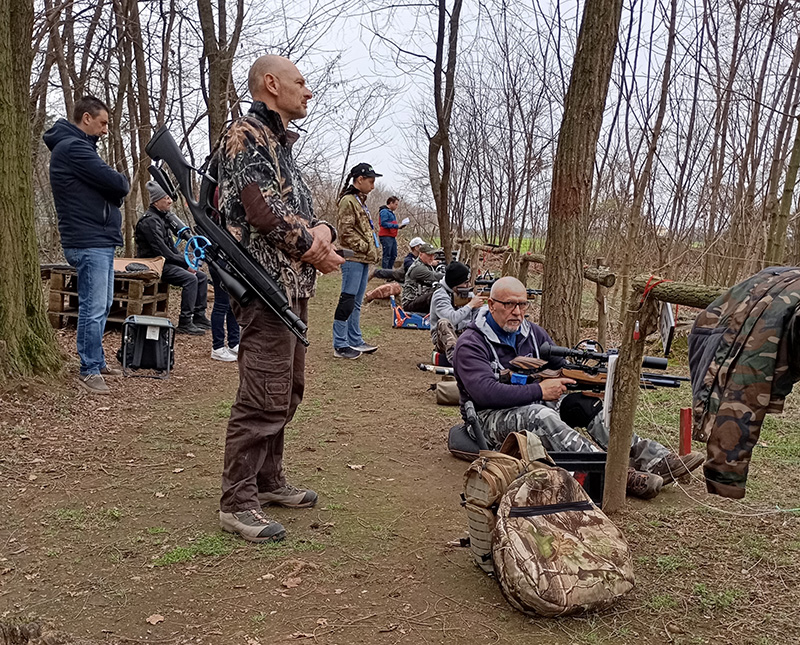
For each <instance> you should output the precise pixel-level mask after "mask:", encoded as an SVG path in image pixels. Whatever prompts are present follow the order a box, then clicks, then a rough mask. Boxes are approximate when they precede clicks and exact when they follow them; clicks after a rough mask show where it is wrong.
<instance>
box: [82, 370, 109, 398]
mask: <svg viewBox="0 0 800 645" xmlns="http://www.w3.org/2000/svg"><path fill="white" fill-rule="evenodd" d="M78 383H80V384H81V385H83V387H84V388H85V389H87V390H89V392H91V393H92V394H110V393H111V390H110V389H109V387H108V385H106V381H105V379H104V378H103V377H102V376H100V374H86V375H85V376H79V377H78Z"/></svg>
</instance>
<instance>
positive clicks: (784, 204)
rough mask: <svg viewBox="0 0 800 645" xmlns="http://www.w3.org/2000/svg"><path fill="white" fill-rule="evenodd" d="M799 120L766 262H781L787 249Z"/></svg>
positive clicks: (799, 157)
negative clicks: (787, 230) (787, 229)
mask: <svg viewBox="0 0 800 645" xmlns="http://www.w3.org/2000/svg"><path fill="white" fill-rule="evenodd" d="M795 121H797V131H796V133H795V137H794V145H793V146H792V156H791V157H790V158H789V167H788V169H787V170H786V180H785V181H784V184H783V196H782V197H781V206H780V209H779V210H778V212H777V213H776V214H775V217H774V218H773V219H772V221H771V222H770V227H769V238H768V239H769V241H770V242H771V243H772V244H771V246H768V247H767V258H766V264H767V265H770V264H781V263H782V262H783V254H784V251H785V249H786V228H787V226H788V225H789V210H790V209H791V207H792V198H793V196H794V187H795V184H796V182H797V169H798V167H800V119H798V118H795Z"/></svg>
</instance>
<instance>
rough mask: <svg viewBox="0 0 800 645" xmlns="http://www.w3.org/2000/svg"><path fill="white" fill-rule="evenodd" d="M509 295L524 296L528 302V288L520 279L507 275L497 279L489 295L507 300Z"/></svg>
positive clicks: (496, 298)
mask: <svg viewBox="0 0 800 645" xmlns="http://www.w3.org/2000/svg"><path fill="white" fill-rule="evenodd" d="M509 296H514V297H519V298H524V299H525V301H526V302H527V298H528V290H527V289H526V288H525V285H524V284H522V283H521V282H520V281H519V280H517V279H516V278H514V277H512V276H510V275H507V276H504V277H502V278H498V279H497V280H496V281H495V283H494V284H493V285H492V291H491V293H490V294H489V297H490V298H494V299H495V300H506V299H507V298H508V297H509Z"/></svg>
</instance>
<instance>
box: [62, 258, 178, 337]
mask: <svg viewBox="0 0 800 645" xmlns="http://www.w3.org/2000/svg"><path fill="white" fill-rule="evenodd" d="M168 311H169V285H168V284H167V283H165V282H161V281H160V280H159V279H157V278H152V277H149V278H141V277H137V276H136V275H135V274H128V273H118V274H116V275H115V276H114V301H113V302H112V304H111V313H110V314H109V316H108V322H109V323H115V324H120V325H121V324H122V323H123V322H125V319H126V318H127V317H128V316H139V315H144V316H162V317H167V316H168ZM47 314H48V317H49V318H50V324H51V325H52V326H53V327H55V328H56V329H59V328H61V327H63V326H64V325H65V324H66V322H67V321H68V319H70V318H77V317H78V274H77V273H76V271H75V269H73V268H72V267H53V268H51V269H50V298H49V300H48V307H47Z"/></svg>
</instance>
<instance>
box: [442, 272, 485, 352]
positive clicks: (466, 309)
mask: <svg viewBox="0 0 800 645" xmlns="http://www.w3.org/2000/svg"><path fill="white" fill-rule="evenodd" d="M469 279H470V275H469V267H468V266H467V265H466V264H462V263H461V262H451V263H450V264H448V265H447V269H446V270H445V272H444V277H443V278H442V279H441V281H440V283H439V288H438V289H436V291H434V292H433V296H432V297H431V340H432V341H433V347H434V349H436V351H437V352H440V353H442V354H444V355H445V356H446V357H447V360H448V362H449V363H450V364H451V365H452V364H453V350H455V347H456V341H457V340H458V335H459V334H460V333H461V332H463V331H464V330H465V329H466V328H467V327H468V326H469V324H470V323H471V322H472V321H473V320H474V319H475V316H476V314H477V312H478V310H479V309H480V308H481V307H482V306H483V305H484V304H486V298H484V297H483V296H473V297H472V298H471V299H470V301H469V302H467V303H466V304H465V305H463V306H461V307H458V306H456V292H457V291H458V290H459V289H464V290H467V291H468V290H469V287H470V283H469Z"/></svg>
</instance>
